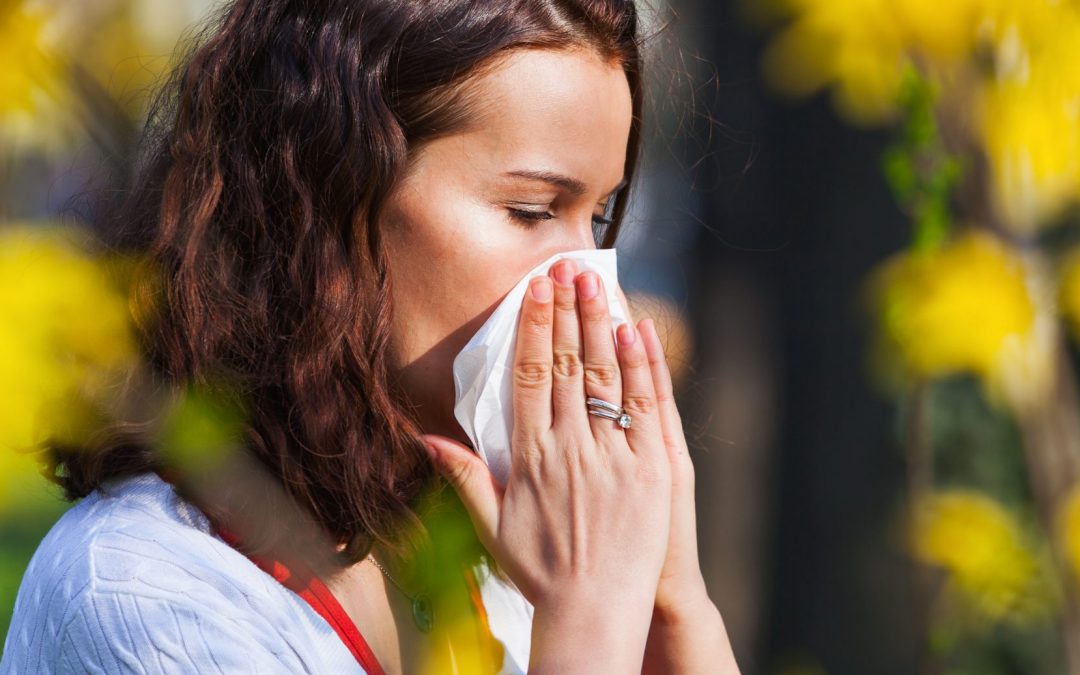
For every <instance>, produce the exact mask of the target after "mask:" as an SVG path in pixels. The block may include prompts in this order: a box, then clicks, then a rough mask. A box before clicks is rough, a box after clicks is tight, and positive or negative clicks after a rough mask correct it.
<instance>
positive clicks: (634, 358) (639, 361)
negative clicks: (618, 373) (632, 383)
mask: <svg viewBox="0 0 1080 675" xmlns="http://www.w3.org/2000/svg"><path fill="white" fill-rule="evenodd" d="M620 356H621V357H622V362H623V367H624V368H635V369H636V368H644V367H645V366H647V365H648V363H649V360H648V357H646V356H645V354H644V353H642V352H641V351H640V350H638V349H623V350H622V351H621V352H620Z"/></svg>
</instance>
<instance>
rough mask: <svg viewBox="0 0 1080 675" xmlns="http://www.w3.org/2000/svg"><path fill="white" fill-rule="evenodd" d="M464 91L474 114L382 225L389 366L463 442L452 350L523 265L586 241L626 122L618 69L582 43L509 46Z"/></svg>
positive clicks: (428, 417)
mask: <svg viewBox="0 0 1080 675" xmlns="http://www.w3.org/2000/svg"><path fill="white" fill-rule="evenodd" d="M473 86H474V87H475V89H474V90H473V93H474V97H473V98H472V106H473V109H474V110H476V111H477V112H478V116H477V118H476V119H475V121H474V122H473V123H472V124H471V125H470V126H469V128H467V129H465V130H463V131H461V132H459V133H455V134H453V135H449V136H444V137H442V138H439V139H436V140H434V141H431V142H429V143H427V144H425V145H423V146H422V147H421V148H420V149H419V150H418V151H417V152H416V154H415V156H414V157H413V162H412V164H411V166H410V169H409V172H408V173H407V175H405V176H403V178H402V179H401V181H399V183H398V184H397V186H396V187H395V189H394V191H393V193H392V194H391V195H390V197H389V199H388V202H387V203H386V206H385V209H384V211H383V212H382V216H381V221H380V228H381V232H382V233H383V238H384V239H383V241H384V243H385V245H386V246H387V252H388V254H389V257H390V265H391V270H390V272H391V277H392V280H393V288H392V293H393V302H394V322H393V327H392V349H393V353H392V360H393V363H392V367H393V368H394V369H395V371H396V374H397V375H398V377H399V381H400V383H401V384H402V386H403V387H404V389H405V391H406V392H407V394H408V395H409V397H410V398H411V400H412V402H413V403H414V404H415V405H416V406H418V408H417V414H418V416H419V419H420V422H421V424H422V426H423V430H424V431H425V432H428V433H439V434H444V435H447V436H451V437H455V438H458V439H460V440H462V441H465V440H466V439H465V438H464V436H463V434H462V432H461V430H460V427H459V426H458V425H457V422H456V421H455V420H454V417H453V403H454V384H453V378H452V365H453V360H454V357H455V356H456V355H457V353H458V352H459V351H460V350H461V348H462V347H464V346H465V343H466V342H468V340H469V338H470V337H472V335H473V334H474V333H475V332H476V331H477V329H479V327H480V326H481V325H482V324H483V322H484V321H485V320H486V319H487V317H488V316H489V315H490V314H491V312H492V311H494V309H495V307H496V306H497V305H498V304H499V302H500V300H501V299H502V298H503V296H505V295H506V293H507V292H509V291H510V289H511V288H513V286H514V285H515V284H516V283H517V282H518V281H519V280H520V279H521V278H522V277H523V276H524V275H525V274H526V273H528V271H529V270H530V269H532V268H533V267H535V266H536V265H538V264H540V263H541V262H543V261H544V260H545V259H546V258H549V257H551V256H552V255H553V254H555V253H558V252H561V251H572V250H576V249H584V248H594V246H595V244H594V241H593V234H592V220H593V218H594V217H596V216H603V215H604V213H605V206H606V205H607V202H608V200H609V199H610V198H612V196H613V193H614V192H615V191H616V190H617V189H618V188H619V187H620V186H621V184H622V183H623V170H624V164H625V161H626V146H627V142H628V139H629V133H630V120H631V96H630V88H629V85H628V84H627V80H626V76H625V74H624V73H623V71H622V69H621V68H620V67H619V66H618V64H613V63H609V62H606V61H604V60H602V59H601V58H600V56H599V55H597V54H595V53H593V52H591V51H554V50H539V49H528V50H518V51H515V52H512V53H510V54H509V55H508V56H507V57H506V58H505V59H503V60H502V61H501V63H500V64H499V65H498V66H497V67H495V68H493V69H491V70H489V71H488V72H486V73H485V74H483V75H481V76H480V77H479V78H477V80H475V81H474V83H473Z"/></svg>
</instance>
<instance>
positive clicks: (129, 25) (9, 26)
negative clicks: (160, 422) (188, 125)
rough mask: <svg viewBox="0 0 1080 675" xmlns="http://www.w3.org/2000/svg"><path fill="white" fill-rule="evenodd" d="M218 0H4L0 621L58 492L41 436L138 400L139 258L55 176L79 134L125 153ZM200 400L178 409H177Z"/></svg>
mask: <svg viewBox="0 0 1080 675" xmlns="http://www.w3.org/2000/svg"><path fill="white" fill-rule="evenodd" d="M213 4H215V2H214V0H87V1H86V2H78V3H73V2H68V1H67V0H0V60H2V62H3V64H4V67H3V68H2V69H0V289H2V290H0V635H6V633H7V627H8V622H9V620H10V612H11V608H12V606H13V605H14V601H15V595H16V592H17V589H18V585H19V582H20V580H21V577H22V572H23V570H24V569H25V566H26V564H27V563H28V561H29V559H30V556H31V555H32V553H33V551H34V549H35V548H36V547H37V545H38V543H39V542H40V540H41V537H42V536H43V535H44V533H45V532H46V531H47V530H48V529H49V527H51V526H52V524H53V523H54V522H55V520H56V518H58V517H59V516H60V515H61V514H62V513H63V512H64V510H66V508H67V507H68V504H67V503H66V502H64V501H63V500H62V498H61V490H60V489H59V487H58V486H56V485H54V484H53V483H51V482H50V481H48V480H47V479H46V476H43V475H42V474H43V472H44V471H45V469H44V466H45V463H44V462H42V461H41V460H42V458H41V457H40V454H41V450H42V447H43V443H44V442H45V441H46V440H47V439H55V440H58V441H61V442H65V443H70V444H72V445H73V446H85V445H87V444H88V443H89V442H90V440H91V439H92V438H93V436H94V434H95V433H96V432H98V431H100V430H101V429H102V428H103V427H104V426H106V425H108V424H109V423H111V422H113V421H115V420H117V419H118V418H120V417H123V416H124V415H125V414H127V413H130V412H132V411H133V410H134V409H135V408H137V407H138V406H139V405H143V406H145V405H147V401H145V400H131V399H132V398H133V396H135V390H133V389H132V387H131V381H132V380H133V379H135V380H137V379H138V377H139V368H140V361H139V359H138V356H137V354H136V347H135V339H134V335H133V331H132V327H131V314H130V312H131V310H132V309H138V308H137V307H135V306H133V305H132V303H131V302H129V298H128V289H129V285H130V283H131V281H132V279H133V275H134V274H136V273H137V272H138V263H137V261H135V260H131V259H127V258H121V257H118V256H115V255H109V254H107V253H104V252H102V251H100V249H99V247H98V246H97V242H95V241H94V239H93V238H92V236H91V235H90V232H89V229H88V228H87V227H85V223H82V222H80V221H79V220H78V219H77V218H75V217H72V216H70V215H68V214H58V213H56V212H54V211H47V210H45V208H44V205H46V204H48V203H49V202H50V201H59V202H62V201H63V200H64V199H65V197H67V198H71V197H74V196H75V195H73V194H71V193H70V192H68V193H67V194H66V195H65V194H64V191H65V190H71V189H72V188H71V187H70V186H65V184H64V183H63V182H61V181H57V180H55V178H53V177H59V176H60V175H61V173H62V172H63V171H70V170H72V169H74V168H78V167H77V164H78V163H80V162H85V161H89V162H94V161H96V160H95V159H93V158H89V159H86V158H85V156H84V154H83V153H85V151H86V150H87V149H90V150H91V152H90V154H91V155H92V154H93V153H94V150H93V149H94V148H98V149H99V150H100V152H101V153H102V154H113V155H116V156H118V157H120V158H121V159H123V158H124V157H130V156H131V155H130V151H131V149H132V148H131V146H130V143H131V141H132V140H133V139H134V133H133V131H134V130H135V129H137V128H138V126H139V125H140V124H141V119H142V117H143V116H144V115H145V108H146V103H147V101H148V94H149V93H150V91H151V90H152V88H153V86H154V84H155V83H157V82H158V81H159V80H160V79H161V78H162V76H163V75H164V74H165V73H166V72H167V71H168V70H169V69H170V68H171V67H172V65H173V64H174V63H175V58H176V55H175V53H174V46H175V45H176V44H177V40H178V38H180V37H181V32H182V31H183V30H184V29H185V28H187V27H188V26H189V25H191V24H192V22H193V21H194V20H195V19H197V18H199V17H200V16H203V15H204V14H205V13H206V12H207V10H208V9H209V8H210V7H211V6H212V5H213ZM109 187H110V186H109V185H108V184H101V183H97V184H92V185H91V186H90V188H91V189H95V188H100V189H107V188H109ZM56 192H60V194H55V193H56ZM14 214H19V217H20V220H19V221H17V222H16V221H13V220H12V217H13V215H14ZM143 393H144V392H143ZM140 395H141V394H140ZM193 405H194V404H193ZM200 410H201V409H200ZM200 410H196V411H195V412H191V410H190V409H187V417H186V418H185V424H186V423H188V422H190V421H191V418H192V417H198V413H199V412H200ZM202 412H206V411H202ZM217 421H218V420H217V419H216V418H214V419H211V420H210V421H209V422H207V424H210V425H213V424H214V423H216V422H217ZM205 426H206V424H204V425H203V427H205ZM197 428H202V427H198V425H197V424H193V425H192V430H191V431H189V432H188V435H189V436H190V435H191V434H193V433H195V430H197Z"/></svg>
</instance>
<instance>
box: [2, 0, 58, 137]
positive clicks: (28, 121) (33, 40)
mask: <svg viewBox="0 0 1080 675" xmlns="http://www.w3.org/2000/svg"><path fill="white" fill-rule="evenodd" d="M49 20H50V16H49V15H48V14H46V13H45V12H44V11H43V10H41V9H30V8H29V7H28V6H27V3H24V2H23V1H22V0H0V63H3V64H4V66H3V67H2V68H0V146H6V147H8V148H10V149H13V150H16V151H18V150H23V149H26V148H31V147H33V148H41V149H45V150H57V149H59V148H62V147H63V146H64V144H65V142H66V141H67V139H68V137H69V134H68V131H69V129H68V128H67V116H66V113H65V112H64V111H65V110H67V109H68V108H69V107H70V100H69V96H68V93H69V90H68V85H67V80H66V72H65V69H64V66H63V64H62V62H61V61H60V59H58V58H57V54H56V48H55V44H54V40H52V39H51V38H50V33H49V30H48V28H49Z"/></svg>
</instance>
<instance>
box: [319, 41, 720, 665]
mask: <svg viewBox="0 0 1080 675" xmlns="http://www.w3.org/2000/svg"><path fill="white" fill-rule="evenodd" d="M475 84H476V87H477V89H476V92H477V108H478V109H479V110H482V111H483V113H482V115H481V116H480V119H478V120H476V122H475V123H474V124H473V125H471V127H470V128H468V129H465V130H463V131H461V132H459V133H456V134H453V135H451V136H447V137H444V138H440V139H438V140H435V141H432V142H431V143H429V144H427V145H425V146H424V147H423V148H421V149H420V150H419V151H418V152H417V154H416V156H415V157H414V158H413V159H414V161H413V163H412V165H411V168H410V171H409V173H408V175H406V176H405V177H404V178H403V180H402V181H401V182H400V183H399V186H398V188H397V189H396V190H395V192H394V194H393V195H392V196H391V199H390V201H389V203H388V206H387V208H386V210H385V212H384V220H383V222H381V223H380V227H381V228H382V230H381V231H382V232H383V233H385V242H386V246H387V247H388V250H389V254H390V256H389V257H390V260H391V261H392V263H391V264H392V266H393V267H392V270H391V273H392V278H393V288H392V292H393V294H394V304H395V317H394V326H393V335H392V344H393V356H394V362H395V363H394V367H395V370H396V372H397V375H398V377H399V378H400V381H401V382H402V384H403V385H404V387H405V389H406V391H407V392H408V393H409V396H410V398H411V399H412V400H413V401H414V402H415V403H416V405H417V406H418V412H419V416H420V419H421V423H422V426H423V428H424V429H425V431H427V432H429V434H428V435H426V436H425V437H424V438H425V441H426V442H427V443H428V446H429V451H430V452H431V455H432V460H433V461H434V463H435V465H436V467H437V468H438V469H439V470H440V471H442V472H443V473H444V475H446V476H447V478H448V479H449V480H450V482H451V483H452V484H453V486H454V487H455V489H456V490H457V491H458V494H459V496H460V497H461V499H462V501H463V502H464V504H465V505H466V507H467V509H468V510H469V514H470V517H471V518H472V521H473V525H474V526H475V528H476V530H477V533H478V535H479V537H480V539H481V542H482V543H483V544H484V545H485V547H486V548H487V549H488V550H489V551H490V552H491V554H492V555H493V556H494V557H495V559H496V560H497V561H498V563H499V564H500V566H501V568H502V569H504V570H506V571H507V573H508V574H509V575H510V577H511V578H512V579H513V580H514V581H515V583H516V584H517V585H518V586H519V588H521V590H522V592H523V593H525V595H526V597H528V598H529V600H530V601H531V602H532V603H533V604H534V605H535V607H536V620H535V622H534V632H533V649H532V657H533V663H532V664H530V670H535V671H537V672H560V673H562V672H584V671H589V672H612V673H616V672H641V670H642V668H643V667H644V668H646V669H652V668H655V669H656V670H657V672H709V673H728V672H730V673H735V672H738V670H737V666H736V665H735V662H734V658H733V657H732V656H731V650H730V646H729V644H728V639H727V636H726V632H725V630H724V626H723V622H722V620H721V618H720V614H719V612H718V611H717V610H716V607H715V605H714V604H713V603H712V602H711V600H710V599H709V597H708V595H707V593H706V591H705V585H704V582H703V580H702V575H701V571H700V569H699V567H698V560H697V558H698V556H697V543H696V531H695V528H694V502H693V467H692V465H691V464H690V460H689V455H688V454H687V451H686V441H685V439H684V437H683V434H682V427H681V423H680V422H679V418H678V412H677V410H676V409H675V406H674V403H673V401H672V398H671V384H670V375H669V374H668V371H667V365H666V362H665V359H664V356H663V353H662V348H661V347H660V343H659V339H658V338H657V336H656V332H655V330H654V328H653V326H652V323H651V322H650V321H648V320H645V321H642V322H640V323H639V324H638V325H637V326H634V325H629V324H628V325H624V326H622V327H620V329H619V331H618V339H619V346H618V349H616V345H615V342H614V340H613V339H612V335H611V329H610V325H611V323H610V318H609V315H608V310H607V307H606V301H605V300H604V297H605V296H604V293H603V292H602V289H601V288H600V280H599V278H598V277H597V276H596V275H594V274H578V272H577V270H576V269H575V268H574V266H573V264H572V263H560V264H559V265H556V266H554V267H553V268H552V269H551V270H550V271H549V273H548V275H547V276H546V277H539V278H538V279H536V280H533V282H532V283H531V285H530V292H529V293H527V294H526V298H525V301H524V303H523V307H522V319H521V325H520V333H519V339H518V347H517V353H516V355H515V359H516V366H515V368H516V373H517V376H516V379H515V392H514V411H515V423H514V440H513V443H514V446H513V453H512V456H513V467H512V470H511V477H510V481H509V483H508V485H507V486H506V488H505V489H500V488H498V487H497V486H496V485H495V484H494V482H493V481H492V480H491V478H490V474H488V472H487V468H486V466H485V465H484V464H483V463H482V462H481V461H480V460H479V459H478V458H477V457H476V456H475V455H474V454H473V453H472V452H471V451H470V450H469V448H468V447H467V446H466V445H464V444H463V442H464V441H465V440H466V439H465V438H464V435H463V434H462V432H461V430H460V428H459V427H458V425H457V424H456V422H455V421H454V419H453V415H452V405H453V399H454V391H453V381H452V378H451V367H452V361H453V358H454V356H455V355H456V354H457V352H458V351H460V349H461V348H462V347H463V346H464V345H465V343H466V342H467V341H468V339H469V337H471V335H472V334H473V333H474V332H475V330H476V329H477V328H478V327H479V326H480V325H481V324H482V323H483V321H484V320H485V319H486V318H487V317H488V316H489V315H490V313H491V311H493V309H494V308H495V307H496V306H497V305H498V303H499V301H500V300H501V299H502V297H503V296H504V295H505V293H506V292H507V291H508V290H509V289H510V288H512V287H513V286H514V284H515V283H516V282H517V281H518V280H519V279H520V278H521V276H522V275H524V274H525V273H526V272H528V270H530V269H532V268H533V267H535V266H536V265H537V264H538V263H540V262H541V261H543V260H544V259H546V258H548V257H550V256H551V255H552V254H554V253H557V252H560V251H568V250H575V249H583V248H592V247H593V246H594V242H593V235H592V219H593V217H594V216H597V215H602V214H603V213H604V211H605V206H606V204H607V201H608V199H609V198H610V197H611V195H612V194H613V193H614V191H615V190H616V189H617V188H618V187H620V185H621V184H622V182H623V169H624V161H625V155H626V144H627V139H628V135H629V129H630V121H631V119H630V115H631V105H630V91H629V87H628V85H627V82H626V78H625V76H624V75H623V73H622V71H621V69H620V68H619V67H618V65H617V64H613V63H609V62H606V61H604V60H602V59H601V58H600V57H599V56H598V55H596V54H594V53H592V52H590V51H550V50H521V51H517V52H513V53H511V54H509V55H508V56H507V57H506V58H505V59H503V60H502V61H501V62H500V63H499V64H498V66H497V67H496V68H494V69H492V70H490V71H489V72H487V73H486V74H485V75H483V76H482V77H481V78H480V79H479V80H478V81H477V82H476V83H475ZM555 176H561V177H564V178H569V179H570V181H571V182H568V181H566V180H559V179H556V178H555ZM523 211H524V212H527V213H533V214H539V215H537V216H535V217H533V218H529V217H523V216H522V215H521V212H523ZM586 395H591V396H599V397H601V398H604V399H607V400H612V401H622V402H623V404H624V405H625V406H626V407H627V409H628V410H629V411H630V412H631V414H632V415H633V416H634V423H633V426H632V427H631V429H630V430H628V431H625V432H624V431H623V430H621V429H619V428H617V427H616V426H615V425H614V424H613V423H611V422H609V421H607V420H601V419H599V418H595V417H591V416H589V415H587V414H586V413H585V408H584V405H583V401H584V397H585V396H586ZM328 585H329V587H330V589H331V591H332V592H333V593H334V594H335V596H337V597H338V598H339V599H340V600H341V602H342V605H343V606H344V608H345V610H346V611H347V612H348V613H349V614H350V616H351V617H352V618H353V620H354V621H355V622H356V624H357V626H358V627H359V628H360V631H361V632H362V633H363V634H364V636H365V638H366V639H367V640H368V642H369V643H370V644H371V646H372V648H373V650H374V652H375V654H376V656H377V658H378V659H379V661H380V663H381V664H382V665H383V667H384V668H385V669H386V670H387V671H388V672H391V673H397V672H412V671H414V670H415V669H416V665H417V663H416V661H415V658H416V655H417V654H418V653H420V652H421V651H422V645H423V643H424V637H423V636H422V635H421V634H419V633H418V631H417V630H416V628H415V627H414V626H413V625H412V622H411V620H410V618H409V613H408V609H407V608H406V607H405V600H404V599H403V598H402V597H401V595H400V593H398V592H397V591H396V590H395V589H394V588H393V587H392V586H390V585H388V584H386V583H385V582H384V580H383V578H382V575H381V574H380V573H379V571H378V570H376V569H375V568H374V567H372V566H371V565H370V564H369V563H359V564H357V565H355V566H354V567H353V568H350V569H348V570H345V571H344V572H343V573H342V574H340V575H339V576H337V577H335V578H333V579H330V580H328Z"/></svg>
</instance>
